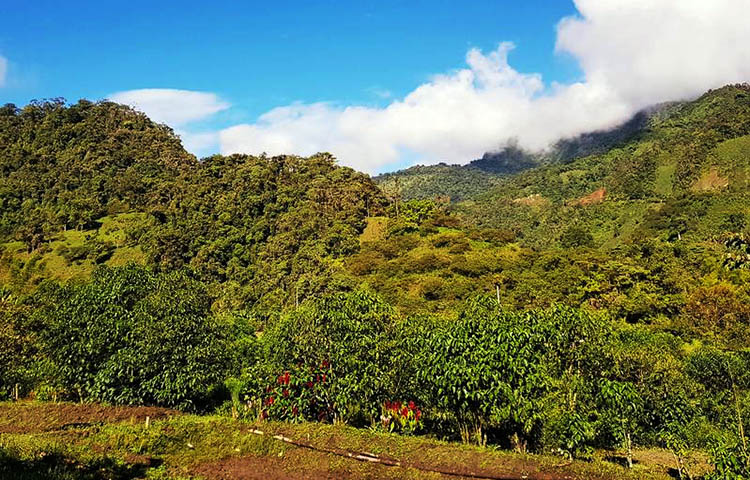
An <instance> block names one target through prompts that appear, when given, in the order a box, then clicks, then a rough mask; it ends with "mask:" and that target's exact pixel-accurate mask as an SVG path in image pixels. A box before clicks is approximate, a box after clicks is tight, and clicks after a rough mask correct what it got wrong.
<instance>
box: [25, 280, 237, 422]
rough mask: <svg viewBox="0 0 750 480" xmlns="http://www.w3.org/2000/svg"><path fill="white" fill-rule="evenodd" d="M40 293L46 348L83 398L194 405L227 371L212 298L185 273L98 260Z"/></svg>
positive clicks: (64, 381)
mask: <svg viewBox="0 0 750 480" xmlns="http://www.w3.org/2000/svg"><path fill="white" fill-rule="evenodd" d="M38 301H39V303H40V304H42V305H43V307H42V308H41V309H40V310H39V311H38V312H37V313H36V314H37V315H39V316H40V317H41V319H42V320H41V321H43V322H46V323H47V329H46V330H45V331H44V348H45V350H46V352H47V355H49V357H50V358H51V359H52V360H53V361H54V363H55V365H56V366H57V368H58V371H59V376H60V380H61V382H62V384H63V386H65V387H66V388H67V389H68V390H69V391H71V392H74V393H75V394H76V395H77V396H78V397H79V398H80V399H81V400H88V401H93V400H96V401H105V402H111V403H116V404H153V405H164V406H171V407H179V408H196V407H197V406H200V405H201V402H203V401H205V400H206V397H207V395H208V392H209V389H210V388H211V387H212V386H214V385H215V384H217V383H218V382H220V381H221V379H222V375H223V374H224V372H225V371H226V367H227V365H226V364H227V358H226V353H225V351H226V347H227V345H226V339H225V334H224V332H223V331H222V327H221V325H220V324H219V323H218V322H216V320H215V319H214V318H213V317H212V316H211V313H210V306H211V298H210V296H209V295H208V293H207V292H206V290H205V288H204V287H202V286H201V285H200V284H199V283H197V282H195V281H194V280H192V279H190V278H189V277H188V276H186V275H185V274H182V273H171V274H163V275H158V274H154V273H153V272H151V271H149V270H146V269H144V268H142V267H137V266H128V267H123V268H120V269H110V268H102V269H100V270H98V271H97V272H96V273H95V275H94V276H93V277H92V279H91V281H90V282H88V283H86V284H83V285H67V286H64V287H58V286H53V285H50V286H49V287H48V288H45V289H42V290H41V291H40V292H39V294H38Z"/></svg>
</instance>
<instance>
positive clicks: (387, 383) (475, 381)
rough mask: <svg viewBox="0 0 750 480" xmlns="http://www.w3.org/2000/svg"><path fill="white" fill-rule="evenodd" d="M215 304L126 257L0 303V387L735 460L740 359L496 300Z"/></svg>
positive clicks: (746, 395)
mask: <svg viewBox="0 0 750 480" xmlns="http://www.w3.org/2000/svg"><path fill="white" fill-rule="evenodd" d="M443 287H445V288H447V284H445V285H443ZM443 287H441V288H443ZM214 298H215V297H214V296H212V295H210V294H209V291H208V288H207V287H206V286H205V285H203V284H202V283H200V282H197V281H196V280H194V279H192V278H191V277H190V275H188V274H186V273H169V274H165V273H155V272H153V271H151V270H148V269H145V268H143V267H137V266H127V267H122V268H114V269H110V268H100V269H98V270H97V271H96V273H95V275H94V276H93V278H92V279H91V280H90V281H89V282H86V283H79V284H73V283H72V284H68V285H65V286H57V285H53V284H44V285H43V286H42V287H41V288H40V289H39V290H38V292H37V293H36V294H34V295H33V296H31V297H28V298H26V299H19V298H15V297H5V299H4V300H3V302H1V303H0V307H1V308H0V313H2V315H3V316H2V317H0V319H2V323H0V326H1V327H2V329H0V346H2V347H3V349H2V350H0V360H3V361H2V362H0V389H2V391H1V393H2V394H3V395H4V396H6V397H7V396H8V394H9V388H10V387H11V386H12V385H14V384H15V383H19V384H20V385H21V389H22V394H25V393H28V392H30V391H32V390H33V391H34V392H35V393H36V394H37V395H38V396H45V395H47V396H48V395H49V393H50V392H53V394H54V393H59V394H61V395H64V394H68V396H69V397H72V398H74V399H81V400H84V401H104V402H111V403H116V404H155V405H164V406H172V407H178V408H183V409H201V408H205V407H206V406H208V405H209V404H210V403H211V401H212V400H214V399H219V400H220V401H222V400H223V401H227V400H228V399H229V398H231V402H228V403H226V404H225V407H226V408H227V409H228V408H229V407H231V408H232V412H233V414H234V415H235V416H242V417H245V418H248V419H252V420H255V419H265V418H270V419H276V420H285V421H293V422H299V421H325V422H346V423H349V424H352V425H356V426H371V427H374V428H382V429H385V430H389V431H394V432H400V433H408V434H413V433H422V432H424V433H429V434H435V435H438V436H442V437H445V438H454V439H459V438H460V439H462V440H463V441H465V442H474V443H478V444H482V445H483V444H486V443H493V444H496V445H502V446H506V447H512V448H515V449H517V450H519V451H525V450H534V451H547V452H549V451H556V452H562V453H564V454H565V455H567V456H569V457H587V456H590V454H591V452H592V450H593V448H595V447H606V448H613V449H620V448H623V449H624V450H625V451H627V452H628V455H627V456H628V457H629V459H628V463H631V462H632V455H631V453H630V452H631V451H632V450H633V448H634V446H635V445H662V446H666V447H667V448H669V449H670V450H671V451H672V452H673V453H674V454H675V459H676V462H677V464H676V465H675V467H676V468H678V469H680V471H685V472H687V471H689V469H690V465H691V462H690V452H691V450H692V449H694V448H706V447H709V446H710V447H711V448H712V449H713V450H711V452H713V453H712V454H713V458H714V459H715V463H716V467H717V468H716V475H718V476H715V477H714V478H722V479H723V478H739V477H736V476H735V477H732V476H731V475H732V474H734V473H736V472H740V473H738V475H742V474H744V473H742V472H743V470H742V469H743V468H746V453H745V452H744V450H743V449H742V448H743V447H742V445H743V443H742V441H743V439H744V438H745V434H744V428H745V425H744V423H743V422H744V419H746V418H747V417H748V414H749V413H750V392H749V391H750V374H749V373H748V372H750V368H748V367H749V366H750V357H748V355H747V354H745V353H742V352H730V351H725V350H721V349H717V348H713V347H710V346H705V345H702V344H700V343H697V342H696V343H692V344H686V343H684V341H683V340H681V339H680V338H678V337H676V336H675V335H674V334H671V333H667V332H663V331H661V332H659V331H655V329H653V328H650V327H645V326H616V324H614V323H613V321H612V319H610V318H609V317H608V316H606V315H604V314H600V313H596V312H593V311H588V310H583V309H577V308H571V307H565V306H553V307H550V308H545V309H527V310H511V309H507V308H504V307H502V306H501V305H499V304H498V302H497V299H496V298H495V297H478V298H475V299H472V300H470V301H468V302H466V303H465V304H464V306H463V309H462V311H461V313H460V314H459V315H457V316H456V317H455V318H448V319H445V318H438V317H435V318H433V317H429V316H404V315H402V314H400V313H398V312H397V311H396V310H395V309H393V308H392V307H391V306H390V305H389V304H387V303H385V302H384V301H383V300H381V299H380V298H379V297H377V296H375V295H373V294H370V293H367V292H364V291H353V292H349V293H341V294H334V295H328V296H324V297H321V298H317V299H313V300H308V301H306V302H303V303H302V305H301V306H300V307H298V308H296V309H293V310H290V311H287V312H282V313H280V314H278V315H276V316H270V317H265V318H263V317H257V316H256V315H255V314H253V313H252V312H247V311H245V312H236V313H233V314H229V313H225V314H223V315H221V316H219V317H217V316H215V315H214V314H213V313H212V306H213V307H214V308H215V305H216V304H215V302H214ZM220 385H223V386H221V387H219V386H220ZM712 438H713V439H714V440H710V439H712ZM743 455H745V456H743ZM727 472H728V473H727ZM733 472H734V473H733ZM721 475H724V476H721Z"/></svg>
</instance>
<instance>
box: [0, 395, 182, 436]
mask: <svg viewBox="0 0 750 480" xmlns="http://www.w3.org/2000/svg"><path fill="white" fill-rule="evenodd" d="M179 414H180V412H177V411H175V410H168V409H165V408H157V407H108V406H104V405H97V404H72V403H63V404H55V403H36V402H19V403H16V404H12V403H4V404H0V433H40V432H49V431H54V430H64V429H66V428H71V427H76V426H85V425H91V424H99V423H119V422H125V421H129V420H132V421H138V422H144V421H145V420H146V417H149V418H150V419H151V420H156V419H160V418H165V417H170V416H176V415H179Z"/></svg>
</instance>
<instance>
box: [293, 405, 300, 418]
mask: <svg viewBox="0 0 750 480" xmlns="http://www.w3.org/2000/svg"><path fill="white" fill-rule="evenodd" d="M298 414H299V408H297V406H296V405H295V406H294V407H292V415H294V416H297V415H298Z"/></svg>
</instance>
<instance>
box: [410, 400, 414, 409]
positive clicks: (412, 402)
mask: <svg viewBox="0 0 750 480" xmlns="http://www.w3.org/2000/svg"><path fill="white" fill-rule="evenodd" d="M414 408H415V405H414V400H410V401H409V410H414Z"/></svg>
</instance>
